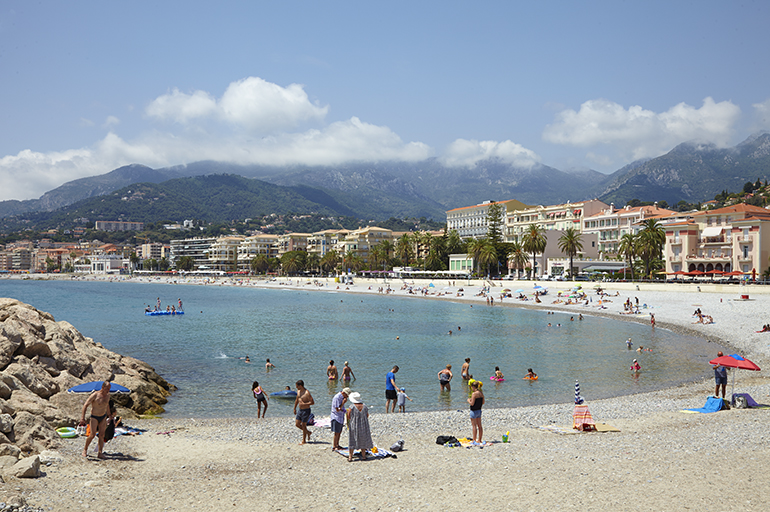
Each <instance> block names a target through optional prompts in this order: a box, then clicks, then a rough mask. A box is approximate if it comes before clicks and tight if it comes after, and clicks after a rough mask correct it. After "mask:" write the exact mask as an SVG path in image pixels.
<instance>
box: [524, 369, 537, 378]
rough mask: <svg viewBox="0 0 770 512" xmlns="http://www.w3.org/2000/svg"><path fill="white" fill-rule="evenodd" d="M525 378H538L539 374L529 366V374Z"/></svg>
mask: <svg viewBox="0 0 770 512" xmlns="http://www.w3.org/2000/svg"><path fill="white" fill-rule="evenodd" d="M524 378H525V379H527V380H537V374H536V373H535V372H533V371H532V368H527V374H526V375H525V376H524Z"/></svg>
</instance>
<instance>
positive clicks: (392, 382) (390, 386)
mask: <svg viewBox="0 0 770 512" xmlns="http://www.w3.org/2000/svg"><path fill="white" fill-rule="evenodd" d="M396 373H398V366H394V367H393V369H392V370H390V371H389V372H388V374H387V375H386V376H385V400H386V402H385V412H386V413H387V412H396V401H397V399H398V391H396V390H397V389H398V388H397V387H396ZM391 402H393V410H392V411H389V410H388V408H390V403H391Z"/></svg>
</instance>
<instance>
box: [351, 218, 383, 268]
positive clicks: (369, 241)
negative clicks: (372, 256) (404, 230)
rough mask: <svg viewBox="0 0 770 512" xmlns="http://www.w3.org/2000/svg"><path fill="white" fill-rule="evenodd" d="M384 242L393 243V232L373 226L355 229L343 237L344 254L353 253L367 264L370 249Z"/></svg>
mask: <svg viewBox="0 0 770 512" xmlns="http://www.w3.org/2000/svg"><path fill="white" fill-rule="evenodd" d="M385 240H388V241H391V242H392V241H393V231H391V230H389V229H384V228H378V227H375V226H367V227H365V228H361V229H356V230H354V231H351V232H350V233H348V234H347V236H345V240H344V242H343V244H344V247H345V252H344V254H347V253H349V252H354V253H356V254H357V255H358V257H359V258H361V259H362V260H363V261H364V262H365V263H367V262H368V261H369V253H370V251H371V248H372V247H374V246H375V245H379V244H381V243H382V242H384V241H385Z"/></svg>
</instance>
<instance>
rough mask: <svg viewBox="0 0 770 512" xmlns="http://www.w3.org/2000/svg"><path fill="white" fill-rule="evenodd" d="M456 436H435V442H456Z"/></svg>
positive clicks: (443, 443) (441, 443)
mask: <svg viewBox="0 0 770 512" xmlns="http://www.w3.org/2000/svg"><path fill="white" fill-rule="evenodd" d="M456 442H457V438H456V437H455V436H438V437H437V438H436V444H440V445H445V444H447V443H456Z"/></svg>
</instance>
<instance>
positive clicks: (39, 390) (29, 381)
mask: <svg viewBox="0 0 770 512" xmlns="http://www.w3.org/2000/svg"><path fill="white" fill-rule="evenodd" d="M22 359H23V361H22V362H21V363H12V364H10V365H8V367H6V369H5V370H4V371H3V373H4V374H5V375H13V376H14V377H16V378H17V379H19V381H20V382H21V383H22V384H23V385H24V387H26V388H27V389H29V390H30V391H32V392H33V393H35V394H36V395H37V396H39V397H41V398H50V397H51V396H53V395H55V394H56V393H58V392H59V385H58V384H56V382H55V381H54V380H53V377H51V375H50V374H49V373H48V372H47V371H45V370H44V369H43V368H41V367H40V366H39V365H32V364H31V361H30V360H29V359H26V358H22Z"/></svg>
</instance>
